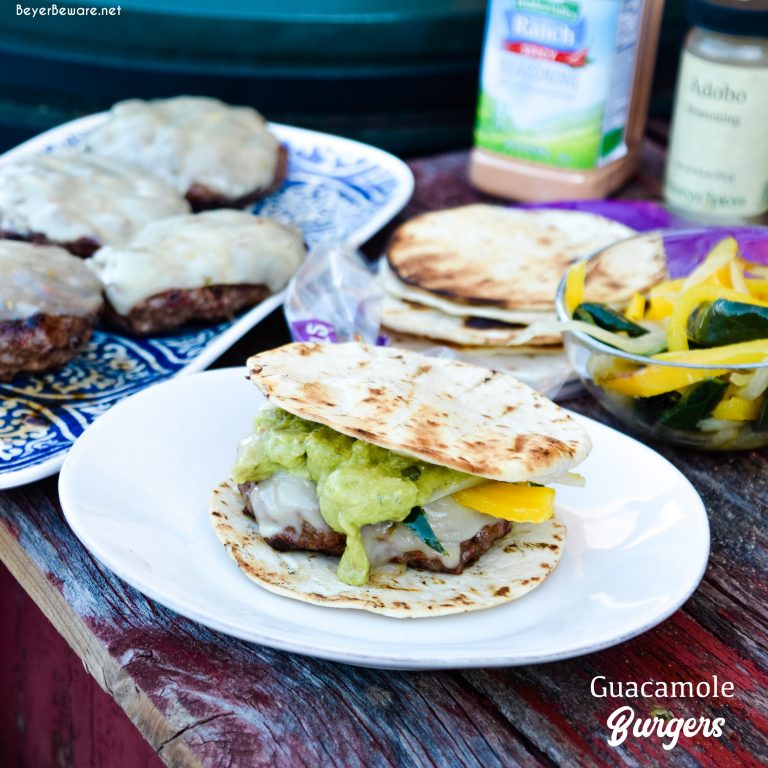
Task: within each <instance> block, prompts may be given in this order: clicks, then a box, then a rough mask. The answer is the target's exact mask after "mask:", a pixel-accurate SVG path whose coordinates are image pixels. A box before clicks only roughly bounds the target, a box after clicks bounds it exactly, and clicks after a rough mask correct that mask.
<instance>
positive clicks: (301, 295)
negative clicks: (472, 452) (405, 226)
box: [285, 241, 578, 398]
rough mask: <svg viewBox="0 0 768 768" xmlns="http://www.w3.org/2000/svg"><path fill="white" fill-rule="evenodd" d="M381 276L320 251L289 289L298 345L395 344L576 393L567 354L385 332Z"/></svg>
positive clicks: (335, 246) (548, 389)
mask: <svg viewBox="0 0 768 768" xmlns="http://www.w3.org/2000/svg"><path fill="white" fill-rule="evenodd" d="M376 272H377V269H376V266H375V265H369V264H368V263H367V262H366V260H365V258H364V257H363V256H362V254H360V253H359V252H358V251H356V250H355V249H354V248H353V247H351V246H349V245H346V244H344V243H339V242H330V241H325V242H323V243H320V244H319V245H318V246H317V247H316V248H314V249H313V250H312V251H311V252H310V254H309V255H308V256H307V259H306V261H305V262H304V264H303V265H302V266H301V268H300V269H299V271H298V272H297V273H296V274H295V275H294V276H293V279H292V280H291V282H290V283H289V285H288V295H287V298H286V302H285V316H286V319H287V321H288V327H289V328H290V331H291V335H292V336H293V339H294V341H318V342H329V343H340V342H344V341H353V340H360V341H365V342H367V343H369V344H390V345H393V346H400V347H405V348H407V349H413V350H416V351H418V352H423V353H424V354H427V355H432V356H439V357H454V358H458V359H460V360H465V361H466V362H468V363H474V364H475V365H482V366H485V367H487V368H495V369H496V370H500V371H505V372H507V373H510V374H512V375H513V376H516V377H517V378H518V379H520V380H521V381H523V382H525V383H526V384H528V385H530V386H532V387H534V389H538V390H539V391H540V392H543V393H544V394H546V395H547V396H549V397H555V395H558V393H559V394H560V397H561V398H562V397H567V396H569V395H570V394H571V393H572V392H573V391H574V387H573V386H572V384H573V379H572V377H573V373H572V371H571V368H570V365H569V364H568V360H567V358H566V356H565V353H564V352H561V353H556V354H552V353H548V354H541V355H533V354H515V352H514V351H513V350H506V349H499V348H492V349H488V350H485V349H482V348H479V347H471V348H469V347H464V348H456V347H450V346H443V345H440V344H438V343H436V342H434V341H431V340H430V339H426V338H425V339H423V340H422V339H418V338H416V337H403V336H400V335H398V334H394V333H389V332H382V330H381V329H380V317H381V302H382V299H383V297H384V293H383V290H382V288H381V286H380V285H379V283H378V281H377V280H376ZM575 389H578V385H577V386H576V388H575Z"/></svg>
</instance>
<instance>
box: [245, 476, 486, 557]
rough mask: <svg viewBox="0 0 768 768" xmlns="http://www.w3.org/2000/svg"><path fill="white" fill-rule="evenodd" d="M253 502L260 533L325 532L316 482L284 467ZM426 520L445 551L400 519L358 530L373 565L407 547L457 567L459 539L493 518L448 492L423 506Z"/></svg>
mask: <svg viewBox="0 0 768 768" xmlns="http://www.w3.org/2000/svg"><path fill="white" fill-rule="evenodd" d="M250 501H251V506H252V508H253V511H254V514H255V516H256V521H257V522H258V524H259V532H260V533H261V535H262V536H265V537H269V536H275V535H277V534H278V533H280V532H281V531H283V530H285V529H287V528H293V529H294V530H295V531H300V530H301V526H302V523H303V522H307V523H309V524H310V525H311V526H312V527H314V528H316V529H318V530H320V531H329V530H330V528H329V527H328V524H327V523H326V522H325V520H324V519H323V517H322V515H321V514H320V505H319V502H318V500H317V493H316V490H315V486H314V483H312V482H311V481H309V480H303V479H301V478H298V477H296V476H294V475H291V474H289V473H287V472H278V473H276V474H274V475H272V476H271V477H269V478H268V479H266V480H262V481H261V482H260V483H258V484H257V485H256V486H255V487H254V489H253V490H252V491H251V494H250ZM423 509H424V512H425V513H426V516H427V520H428V521H429V524H430V525H431V526H432V530H433V531H434V533H435V536H436V537H437V540H438V541H439V542H440V544H441V546H442V547H443V549H444V550H445V553H444V554H441V553H439V552H437V551H436V550H434V549H432V548H431V547H430V546H429V545H427V544H425V543H424V542H423V541H422V540H421V538H419V537H418V536H417V535H416V534H415V533H414V532H413V531H412V530H411V529H410V528H408V527H407V526H405V525H402V524H394V525H393V524H392V523H377V524H375V525H366V526H363V528H362V529H361V532H362V535H363V543H364V545H365V550H366V552H367V553H368V558H369V559H370V562H371V565H372V566H376V565H383V564H385V563H389V562H391V561H392V560H393V558H395V557H398V556H399V555H402V554H404V553H405V552H421V553H422V554H424V555H425V556H426V557H428V558H434V559H438V560H440V561H441V562H442V563H443V565H445V566H446V567H447V568H455V567H456V566H457V565H458V564H459V558H460V556H461V543H462V542H463V541H467V540H468V539H471V538H472V537H473V536H475V535H476V534H477V533H479V532H480V530H481V529H482V528H483V527H484V526H486V525H489V524H492V523H495V522H498V521H497V519H496V518H493V517H490V516H488V515H483V514H481V513H480V512H476V511H475V510H473V509H468V508H467V507H463V506H461V504H458V503H457V502H456V501H454V500H453V499H452V498H451V497H450V496H444V497H443V498H441V499H438V500H436V501H431V502H430V503H429V504H426V505H425V506H424V508H423Z"/></svg>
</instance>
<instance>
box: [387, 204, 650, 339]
mask: <svg viewBox="0 0 768 768" xmlns="http://www.w3.org/2000/svg"><path fill="white" fill-rule="evenodd" d="M633 234H634V231H633V230H631V229H629V228H628V227H625V226H624V225H623V224H619V223H617V222H615V221H612V220H610V219H607V218H604V217H603V216H596V215H594V214H590V213H583V212H580V211H561V210H537V211H531V210H519V209H513V208H506V207H502V206H494V205H467V206H462V207H459V208H451V209H448V210H443V211H435V212H432V213H426V214H422V215H420V216H416V217H414V218H413V219H411V220H409V221H407V222H405V224H403V225H402V226H400V227H399V228H398V229H397V231H396V232H395V234H394V236H393V238H392V240H391V242H390V244H389V247H388V249H387V255H386V259H384V260H383V263H382V265H381V269H380V274H379V282H380V285H381V287H382V289H383V291H384V294H385V301H384V305H383V307H382V317H381V322H382V325H383V326H384V327H385V328H386V329H387V330H389V331H395V332H399V333H407V334H410V335H413V336H421V337H425V338H430V339H433V340H437V341H442V342H447V343H450V344H454V345H456V344H458V345H465V346H466V345H469V346H476V347H480V346H482V347H486V348H489V349H491V348H496V349H497V350H499V351H501V350H507V354H518V353H519V350H518V349H517V345H518V344H519V341H518V338H519V337H521V336H522V334H523V333H524V332H525V331H526V328H527V327H528V326H530V325H533V324H536V323H546V322H549V321H554V320H555V293H556V291H557V286H558V283H559V282H560V279H561V278H562V276H563V274H564V273H565V271H566V270H567V269H568V267H569V266H570V265H571V264H573V262H574V261H576V260H578V259H580V258H583V257H585V256H588V255H590V254H591V253H593V252H594V251H596V250H598V249H599V248H602V247H605V246H607V245H610V244H611V243H614V242H616V241H618V240H623V239H626V238H628V237H630V236H631V235H633ZM628 263H630V262H629V260H627V259H623V260H619V259H617V258H616V257H615V256H613V255H612V254H610V253H606V254H605V255H604V256H602V257H600V258H598V259H594V260H592V261H591V262H590V266H589V269H590V274H589V280H588V286H589V290H588V296H587V298H588V300H590V301H599V302H605V303H608V304H620V303H623V302H625V301H626V300H627V299H629V298H630V297H631V296H632V295H633V294H634V293H635V292H636V291H640V292H642V291H644V290H647V289H648V288H649V287H650V286H652V285H654V284H655V283H656V282H658V281H659V280H660V279H662V278H663V277H664V275H665V260H664V254H663V249H662V248H661V247H660V246H659V244H658V243H655V242H649V243H647V244H646V245H645V246H644V247H643V248H641V249H638V251H637V253H636V254H635V258H634V259H632V260H631V269H628V268H627V264H628ZM525 338H526V341H525V342H524V343H525V345H526V346H527V347H532V348H534V349H535V348H542V349H543V350H544V351H551V349H552V345H553V339H552V333H551V332H550V333H549V334H545V335H542V336H537V337H533V338H531V337H530V336H529V335H527V334H526V336H525ZM554 343H557V344H559V343H560V339H559V337H557V338H555V339H554Z"/></svg>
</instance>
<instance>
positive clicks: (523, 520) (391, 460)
mask: <svg viewBox="0 0 768 768" xmlns="http://www.w3.org/2000/svg"><path fill="white" fill-rule="evenodd" d="M248 366H249V369H250V378H251V380H252V381H253V382H254V383H255V384H256V386H257V387H258V388H259V389H260V390H261V391H262V393H263V394H264V396H265V397H266V400H267V402H266V403H265V405H264V407H263V408H262V409H261V410H260V411H259V413H258V414H257V415H256V419H255V424H254V432H253V434H252V435H250V436H249V437H247V438H246V439H245V440H243V441H242V443H241V445H240V447H239V450H238V455H237V460H236V463H235V466H234V469H233V472H232V480H231V481H230V482H227V483H224V484H222V485H221V486H220V487H219V488H217V489H216V490H215V491H214V494H213V498H212V503H211V515H212V522H213V525H214V528H215V530H216V532H217V534H218V536H219V538H220V539H221V540H222V541H223V543H224V544H225V545H226V547H227V549H228V550H229V552H230V554H231V555H232V556H233V558H234V559H235V561H236V562H237V563H238V565H239V566H240V567H241V568H242V569H243V570H244V571H245V572H246V573H247V575H248V576H250V577H251V578H252V579H254V580H255V581H256V582H257V583H259V584H261V585H262V586H264V587H266V588H267V589H269V590H271V591H274V592H278V593H280V594H284V595H288V596H290V597H294V598H298V599H300V600H305V601H307V602H312V603H319V604H323V605H332V606H337V607H351V608H365V609H368V610H373V611H376V612H379V613H383V614H386V615H392V616H423V615H438V614H445V613H453V612H458V611H467V610H472V609H477V608H485V607H489V606H492V605H496V604H498V603H501V602H507V601H509V600H512V599H515V598H516V597H519V596H521V595H522V594H524V593H525V592H527V591H529V590H530V589H533V588H534V587H535V586H537V585H538V584H540V583H541V582H542V581H543V580H544V579H545V578H546V577H547V576H548V575H549V573H551V571H552V570H553V569H554V567H555V566H556V565H557V562H558V560H559V558H560V555H561V553H562V547H563V544H564V540H565V528H564V526H563V525H562V523H561V522H560V521H559V520H558V518H557V516H556V515H555V511H554V496H555V492H554V490H553V489H552V488H550V487H548V486H549V484H551V483H557V482H566V483H579V482H580V478H579V476H578V475H574V474H573V473H571V472H570V470H571V469H572V468H573V467H575V466H576V465H577V464H578V463H579V462H580V461H581V460H582V459H583V458H584V457H585V456H586V455H587V453H588V452H589V449H590V441H589V438H588V436H587V435H586V433H585V432H584V430H583V429H582V428H581V427H580V426H579V425H578V424H577V423H576V422H575V421H574V420H573V419H572V418H571V417H570V416H569V415H568V414H567V413H566V412H565V411H563V410H561V409H560V408H559V407H558V406H556V405H555V404H554V403H552V402H551V401H549V400H547V399H546V398H545V397H543V396H542V395H540V394H538V393H537V392H535V391H533V390H532V389H530V388H528V387H526V386H525V385H523V384H521V383H520V382H518V381H517V380H516V379H514V378H512V377H510V376H508V375H505V374H502V373H499V372H497V371H492V370H489V369H486V368H480V367H477V366H473V365H469V364H467V363H462V362H459V361H456V360H449V359H445V358H432V357H425V356H423V355H419V354H417V353H415V352H408V351H404V350H399V349H393V348H386V347H370V346H366V345H363V344H358V343H349V344H339V345H324V344H308V343H297V344H289V345H287V346H284V347H280V348H278V349H275V350H271V351H268V352H264V353H261V354H258V355H255V356H254V357H252V358H250V360H249V361H248Z"/></svg>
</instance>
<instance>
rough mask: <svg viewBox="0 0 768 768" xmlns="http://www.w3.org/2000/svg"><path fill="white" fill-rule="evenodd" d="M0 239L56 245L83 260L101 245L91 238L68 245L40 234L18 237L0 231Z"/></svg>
mask: <svg viewBox="0 0 768 768" xmlns="http://www.w3.org/2000/svg"><path fill="white" fill-rule="evenodd" d="M0 238H2V239H3V240H19V241H21V242H24V243H34V244H35V245H58V246H59V248H64V249H65V250H67V251H69V252H70V253H71V254H72V255H73V256H80V258H83V259H87V258H88V257H89V256H93V254H94V253H96V251H98V250H99V248H101V246H102V243H99V242H96V240H94V239H93V238H91V237H81V238H78V239H77V240H73V241H72V242H69V243H59V242H56V241H54V240H51V239H49V238H48V237H46V236H45V235H44V234H43V233H42V232H29V233H28V234H24V235H20V234H19V233H18V232H9V231H7V230H0Z"/></svg>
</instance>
